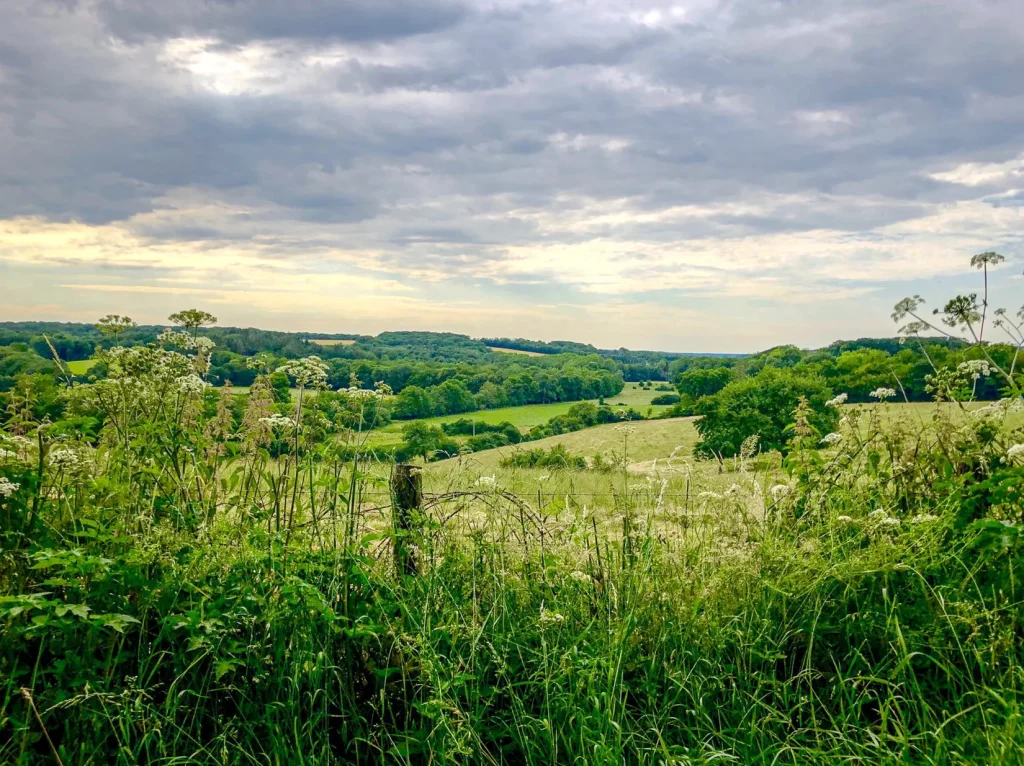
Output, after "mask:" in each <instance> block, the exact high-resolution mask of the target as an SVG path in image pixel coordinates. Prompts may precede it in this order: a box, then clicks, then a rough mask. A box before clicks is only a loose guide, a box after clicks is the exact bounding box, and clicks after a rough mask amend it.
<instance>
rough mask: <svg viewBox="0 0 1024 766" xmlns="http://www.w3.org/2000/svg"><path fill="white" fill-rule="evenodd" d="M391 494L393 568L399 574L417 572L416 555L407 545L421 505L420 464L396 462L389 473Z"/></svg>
mask: <svg viewBox="0 0 1024 766" xmlns="http://www.w3.org/2000/svg"><path fill="white" fill-rule="evenodd" d="M391 494H392V495H393V497H394V509H393V512H392V522H393V524H394V540H395V547H394V550H395V569H396V570H397V571H398V572H399V573H401V574H407V575H414V574H416V572H417V567H416V554H415V551H414V550H413V547H412V546H411V545H410V544H409V535H410V533H411V532H412V531H413V512H414V511H417V510H420V509H421V508H422V507H423V474H422V473H421V472H420V468H419V466H415V465H409V464H408V463H398V464H397V465H395V471H394V473H393V474H392V475H391Z"/></svg>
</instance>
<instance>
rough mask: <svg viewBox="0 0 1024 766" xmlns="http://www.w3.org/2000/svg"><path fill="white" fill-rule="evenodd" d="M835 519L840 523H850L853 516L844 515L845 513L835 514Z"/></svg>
mask: <svg viewBox="0 0 1024 766" xmlns="http://www.w3.org/2000/svg"><path fill="white" fill-rule="evenodd" d="M836 521H838V522H839V523H841V524H852V523H853V517H852V516H846V515H843V516H837V517H836Z"/></svg>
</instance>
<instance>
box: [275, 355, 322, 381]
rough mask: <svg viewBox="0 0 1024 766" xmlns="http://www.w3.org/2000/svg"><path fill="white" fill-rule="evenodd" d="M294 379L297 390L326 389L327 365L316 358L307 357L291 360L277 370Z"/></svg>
mask: <svg viewBox="0 0 1024 766" xmlns="http://www.w3.org/2000/svg"><path fill="white" fill-rule="evenodd" d="M277 371H278V372H283V373H284V374H285V375H288V376H289V377H291V378H294V379H295V385H296V386H298V387H299V388H327V387H328V386H327V371H328V367H327V365H326V364H325V363H324V362H323V361H322V360H321V359H320V357H318V356H307V357H305V358H303V359H292V360H291V361H289V362H286V363H285V364H282V365H281V366H280V367H278V368H277Z"/></svg>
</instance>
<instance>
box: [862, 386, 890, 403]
mask: <svg viewBox="0 0 1024 766" xmlns="http://www.w3.org/2000/svg"><path fill="white" fill-rule="evenodd" d="M868 396H870V397H871V398H873V399H878V400H879V401H885V400H886V399H892V398H893V397H895V396H896V389H894V388H876V389H875V390H874V391H872V392H871V393H870V394H868Z"/></svg>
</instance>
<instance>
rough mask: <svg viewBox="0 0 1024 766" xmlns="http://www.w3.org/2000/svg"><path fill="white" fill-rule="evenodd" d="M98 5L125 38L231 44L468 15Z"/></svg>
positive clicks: (248, 0)
mask: <svg viewBox="0 0 1024 766" xmlns="http://www.w3.org/2000/svg"><path fill="white" fill-rule="evenodd" d="M96 8H97V12H98V14H99V17H100V19H101V20H102V21H103V23H104V25H105V26H106V28H107V29H109V30H110V31H111V32H112V33H113V34H115V35H118V36H119V37H122V38H124V39H126V40H130V41H139V40H142V39H145V38H151V37H155V38H158V39H160V38H168V37H185V36H189V35H193V36H203V37H206V36H214V37H218V38H220V39H223V40H225V41H227V42H231V43H244V42H250V41H253V40H279V39H286V38H294V39H305V40H317V41H324V40H345V41H353V42H375V41H384V40H396V39H401V38H404V37H410V36H413V35H420V34H426V33H431V32H438V31H440V30H444V29H447V28H449V27H451V26H453V25H455V24H457V23H459V22H460V21H461V20H463V19H464V18H465V17H466V16H467V15H468V14H469V8H468V7H467V6H466V5H463V4H459V3H454V2H443V1H441V0H345V2H344V3H338V2H332V1H331V0H288V1H287V2H277V0H175V2H161V1H159V0H155V1H154V2H139V0H101V2H99V3H98V4H97V6H96Z"/></svg>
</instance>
